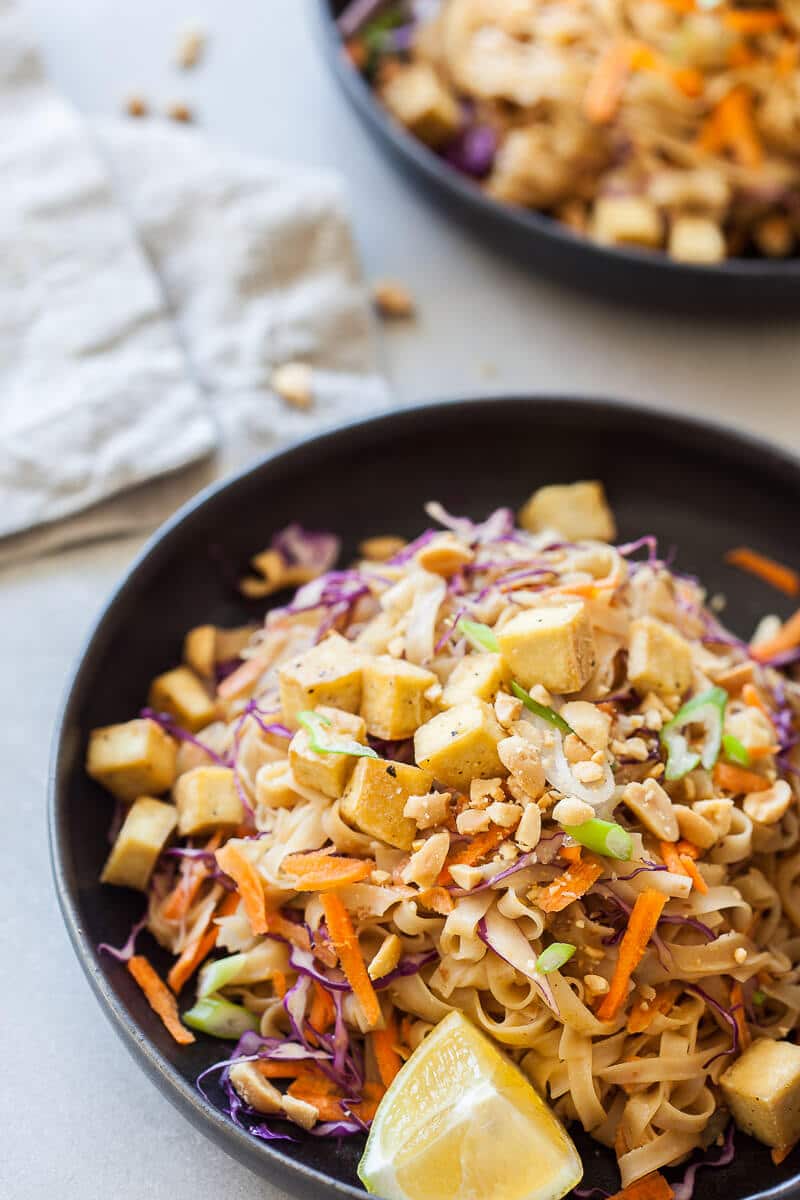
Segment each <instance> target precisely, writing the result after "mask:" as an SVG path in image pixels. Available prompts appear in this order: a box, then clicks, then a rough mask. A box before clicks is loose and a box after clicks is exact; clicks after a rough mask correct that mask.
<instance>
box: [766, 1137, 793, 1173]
mask: <svg viewBox="0 0 800 1200" xmlns="http://www.w3.org/2000/svg"><path fill="white" fill-rule="evenodd" d="M796 1145H797V1142H792V1144H791V1146H773V1148H772V1149H771V1150H770V1152H769V1153H770V1157H771V1158H772V1161H773V1162H774V1163H775V1166H776V1167H779V1166H780V1165H781V1163H782V1162H783V1160H784V1159H785V1158H788V1157H789V1155H790V1154H791V1153H792V1151H793V1150H794V1148H795V1146H796Z"/></svg>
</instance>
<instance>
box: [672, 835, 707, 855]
mask: <svg viewBox="0 0 800 1200" xmlns="http://www.w3.org/2000/svg"><path fill="white" fill-rule="evenodd" d="M675 849H676V850H677V851H678V854H685V855H687V856H688V857H689V858H691V859H693V860H695V859H698V858H700V857H701V855H700V849H699V847H698V846H695V844H694V842H688V841H687V840H686V838H682V839H681V840H680V841H679V842H676V843H675Z"/></svg>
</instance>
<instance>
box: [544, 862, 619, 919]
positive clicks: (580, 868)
mask: <svg viewBox="0 0 800 1200" xmlns="http://www.w3.org/2000/svg"><path fill="white" fill-rule="evenodd" d="M602 874H603V868H602V867H601V866H600V864H599V863H596V862H591V861H587V862H584V861H582V860H581V861H579V862H576V863H572V864H571V865H570V866H569V867H567V869H566V871H564V873H563V874H562V875H559V877H558V879H554V880H553V882H552V883H549V884H548V885H547V887H546V888H543V889H542V891H541V892H540V893H539V895H538V896H537V898H536V904H537V906H538V907H539V908H541V910H542V912H546V913H554V912H562V911H563V910H564V909H565V908H566V907H567V905H569V904H572V902H573V900H578V899H579V898H580V897H581V896H583V895H585V894H586V892H588V890H589V888H590V887H591V886H592V884H593V883H595V882H596V881H597V880H598V879H599V878H600V876H601V875H602Z"/></svg>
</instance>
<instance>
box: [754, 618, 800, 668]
mask: <svg viewBox="0 0 800 1200" xmlns="http://www.w3.org/2000/svg"><path fill="white" fill-rule="evenodd" d="M798 645H800V609H798V610H797V612H796V613H794V615H793V616H791V617H789V620H788V621H785V622H784V623H783V625H781V627H780V629H779V630H778V632H777V633H776V634H775V635H774V636H773V637H770V638H765V639H764V641H763V642H759V643H758V645H757V646H751V647H750V656H751V658H754V659H755V660H756V662H762V663H763V662H768V661H769V659H771V658H775V656H776V655H777V654H783V653H784V652H785V651H787V650H794V649H796V647H797V646H798Z"/></svg>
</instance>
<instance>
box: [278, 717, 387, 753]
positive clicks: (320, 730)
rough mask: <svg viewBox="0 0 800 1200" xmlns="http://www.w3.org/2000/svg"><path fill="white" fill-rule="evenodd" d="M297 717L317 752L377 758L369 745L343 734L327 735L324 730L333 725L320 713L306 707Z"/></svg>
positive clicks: (309, 742) (310, 743)
mask: <svg viewBox="0 0 800 1200" xmlns="http://www.w3.org/2000/svg"><path fill="white" fill-rule="evenodd" d="M297 719H298V721H299V722H300V724H301V725H302V726H303V728H304V729H305V730H307V731H308V744H309V745H310V746H311V749H312V750H314V751H316V753H317V754H352V755H353V756H354V757H355V758H378V755H377V754H376V753H375V751H374V750H373V749H372V747H371V746H364V745H362V743H361V742H357V741H355V739H354V738H349V737H347V736H346V735H345V734H341V735H335V736H334V737H328V736H327V734H326V732H325V731H326V730H327V729H331V728H333V727H332V725H331V722H330V721H329V720H328V718H327V717H324V716H323V715H322V713H318V712H313V711H312V710H311V709H306V710H305V711H304V712H301V713H298V716H297Z"/></svg>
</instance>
